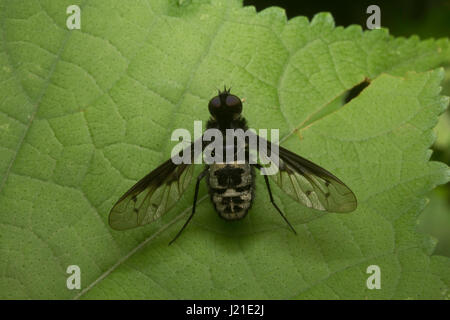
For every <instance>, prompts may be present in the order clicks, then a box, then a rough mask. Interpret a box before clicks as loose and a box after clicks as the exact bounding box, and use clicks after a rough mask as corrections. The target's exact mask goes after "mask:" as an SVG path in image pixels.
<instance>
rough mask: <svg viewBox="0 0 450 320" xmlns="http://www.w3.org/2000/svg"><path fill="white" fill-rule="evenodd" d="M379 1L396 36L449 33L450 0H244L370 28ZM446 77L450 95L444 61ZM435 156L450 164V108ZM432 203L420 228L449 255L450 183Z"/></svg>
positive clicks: (438, 129) (259, 6)
mask: <svg viewBox="0 0 450 320" xmlns="http://www.w3.org/2000/svg"><path fill="white" fill-rule="evenodd" d="M371 4H376V5H378V6H379V7H380V11H381V27H383V28H387V29H389V32H390V34H392V35H394V36H402V37H409V36H412V35H418V36H419V37H420V38H421V39H427V38H435V39H436V38H443V37H450V0H397V1H394V0H390V1H364V0H363V1H354V0H353V1H350V0H345V1H332V0H315V1H312V0H307V1H300V0H296V1H294V0H278V1H276V0H244V5H252V6H255V7H256V9H257V11H261V10H263V9H265V8H267V7H271V6H278V7H281V8H284V9H285V11H286V15H287V17H288V18H292V17H295V16H307V17H308V18H309V19H310V20H311V19H312V17H313V16H314V15H315V14H316V13H319V12H330V13H331V14H332V15H333V17H334V21H335V24H336V26H344V27H346V26H349V25H351V24H359V25H361V26H362V27H363V29H367V27H366V20H367V18H368V17H369V16H370V14H367V13H366V10H367V7H368V6H369V5H371ZM443 67H444V68H445V69H446V78H445V80H444V82H443V83H442V87H443V90H442V94H444V95H447V96H450V64H447V65H443ZM435 132H436V136H437V140H436V142H435V144H434V145H433V155H432V158H431V159H432V160H436V161H441V162H445V163H446V164H447V165H450V111H449V110H447V111H446V113H444V114H443V115H442V116H441V118H440V121H439V123H438V125H437V127H436V129H435ZM428 198H429V199H430V203H429V204H428V205H427V207H426V208H425V210H424V212H423V213H422V214H421V215H420V217H419V219H418V220H419V224H418V231H420V232H425V233H428V234H430V235H432V236H434V237H435V238H436V239H438V241H439V242H438V244H437V246H436V249H435V251H434V254H436V255H445V256H448V257H450V183H447V184H446V185H444V186H439V187H438V188H436V189H435V190H433V191H432V192H431V193H430V194H429V195H428Z"/></svg>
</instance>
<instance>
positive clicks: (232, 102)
mask: <svg viewBox="0 0 450 320" xmlns="http://www.w3.org/2000/svg"><path fill="white" fill-rule="evenodd" d="M225 103H226V105H227V106H228V107H238V106H240V105H241V100H240V99H239V98H238V97H236V96H233V95H229V96H227V98H226V100H225Z"/></svg>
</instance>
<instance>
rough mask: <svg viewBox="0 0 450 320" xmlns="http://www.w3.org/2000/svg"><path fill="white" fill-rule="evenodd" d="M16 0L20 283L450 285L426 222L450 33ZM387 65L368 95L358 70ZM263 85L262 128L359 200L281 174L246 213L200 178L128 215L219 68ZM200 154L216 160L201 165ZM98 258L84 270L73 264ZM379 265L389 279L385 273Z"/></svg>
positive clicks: (128, 288) (200, 112)
mask: <svg viewBox="0 0 450 320" xmlns="http://www.w3.org/2000/svg"><path fill="white" fill-rule="evenodd" d="M72 4H74V3H73V1H54V0H42V1H31V0H30V1H7V0H3V1H1V2H0V41H1V46H0V63H1V66H2V67H1V68H0V110H1V112H0V149H1V154H0V254H1V256H2V258H1V259H0V294H1V298H58V299H65V298H81V299H93V298H154V299H163V298H199V299H204V298H225V299H226V298H263V299H265V298H272V299H290V298H293V299H303V298H342V299H347V298H367V299H379V298H400V299H406V298H413V299H414V298H416V299H417V298H448V289H449V285H450V273H449V270H450V260H449V259H448V258H444V257H440V256H432V255H431V252H432V249H433V247H434V242H433V240H432V239H431V238H430V237H428V236H425V235H422V234H420V233H417V232H416V230H415V229H416V221H417V216H418V214H419V213H420V212H421V210H422V209H423V208H424V206H425V203H426V201H425V194H426V193H427V192H428V191H429V190H431V189H433V188H434V187H435V186H436V185H437V184H442V183H445V182H447V181H448V180H449V179H450V173H449V169H448V167H447V166H446V165H444V164H442V163H437V162H430V161H429V156H430V152H429V151H428V148H429V147H430V145H431V144H432V142H433V139H434V136H433V133H432V129H433V127H434V126H435V125H436V123H437V119H438V115H439V114H440V113H442V112H443V110H444V108H445V107H446V105H447V104H448V99H447V98H444V97H442V96H440V95H439V92H440V87H439V85H440V81H441V80H442V78H443V74H444V72H443V70H442V69H437V68H438V67H439V66H440V65H443V64H445V63H447V64H448V63H449V61H450V46H449V42H448V39H441V40H432V39H430V40H424V41H422V40H420V39H418V38H417V37H414V36H413V37H411V38H408V39H405V38H393V37H392V36H390V35H389V34H388V32H387V30H384V29H381V30H373V31H364V32H363V31H362V30H361V28H360V27H359V26H350V27H348V28H345V29H344V28H342V27H335V26H334V22H333V19H332V17H331V15H330V14H326V13H321V14H318V15H316V16H315V17H314V19H313V20H312V21H308V20H307V19H306V18H304V17H297V18H294V19H291V20H289V21H287V20H286V17H285V14H284V12H283V11H282V10H281V9H279V8H270V9H267V10H264V11H263V12H260V13H256V12H255V10H254V8H252V7H242V4H241V2H240V1H229V0H228V1H224V0H223V1H218V0H217V1H216V0H211V1H206V0H205V1H194V0H192V1H163V0H160V1H156V0H155V1H153V0H152V1H151V2H150V1H137V0H136V1H133V2H132V1H127V2H126V3H125V2H124V1H100V0H96V1H83V2H82V3H78V4H79V5H80V7H81V19H82V22H81V30H68V29H67V28H66V18H67V14H66V8H67V7H68V6H69V5H72ZM366 78H367V79H370V81H371V82H370V85H369V86H368V87H367V88H366V89H365V90H363V91H362V92H361V94H360V95H359V96H357V97H356V98H354V99H353V100H351V101H350V102H349V103H347V104H344V103H342V101H343V100H342V97H343V96H344V95H345V94H346V92H347V91H348V90H350V89H351V88H352V87H354V86H356V85H357V84H359V83H361V82H362V81H364V79H366ZM224 84H226V85H231V86H232V91H233V93H234V94H236V95H238V96H240V97H242V98H245V103H244V115H245V117H246V118H247V119H248V121H249V124H250V126H251V127H253V128H269V129H270V128H279V129H280V137H281V138H282V144H283V145H284V146H286V147H288V148H289V149H291V150H292V151H294V152H296V153H299V154H301V155H302V156H304V157H306V158H308V159H310V160H312V161H314V162H316V163H318V164H319V165H321V166H323V167H324V168H326V169H328V170H330V171H331V172H333V173H334V174H335V175H337V176H338V177H339V178H341V179H342V180H343V181H345V183H346V184H348V185H349V186H350V187H351V189H352V190H353V191H354V192H355V194H356V195H357V197H358V209H357V210H356V211H355V212H353V213H350V214H346V215H338V214H332V213H330V214H323V213H318V212H316V211H314V210H310V209H307V208H305V207H302V206H301V205H299V204H298V203H296V202H294V201H292V200H291V199H290V198H289V197H288V196H287V195H285V194H283V192H281V191H280V190H279V189H278V188H276V187H275V186H274V187H273V189H274V196H275V201H276V202H277V203H278V204H279V206H280V207H281V209H282V210H283V211H284V212H285V213H286V215H287V217H288V219H289V220H290V222H291V223H292V224H293V225H294V226H295V228H296V230H297V232H298V235H297V236H295V235H293V234H292V232H290V231H289V229H288V228H287V226H286V224H285V223H284V221H283V220H282V219H281V217H280V216H279V214H278V213H277V212H276V211H275V210H274V208H273V207H272V206H271V204H270V202H269V199H268V195H267V192H266V190H265V187H264V184H263V182H262V179H261V177H257V185H256V188H257V191H256V202H255V203H254V208H253V209H252V210H251V211H250V213H249V215H248V216H247V217H246V218H245V219H244V220H242V221H239V222H235V223H229V222H226V221H223V220H221V219H220V218H219V217H218V215H217V214H216V213H215V212H214V210H213V207H212V205H211V203H210V202H209V200H208V195H207V190H206V187H205V185H202V187H201V190H200V198H201V199H200V201H199V204H198V210H197V213H196V215H195V217H194V219H193V221H192V222H191V223H190V224H189V226H188V227H187V229H186V230H185V232H184V233H183V235H182V236H181V238H180V239H178V240H177V241H176V242H175V243H174V244H173V245H172V246H170V247H168V246H167V244H168V242H169V240H170V239H172V238H173V236H174V235H175V234H176V232H178V230H179V228H180V227H181V225H182V223H183V222H184V220H185V218H186V217H187V213H188V212H189V211H190V210H191V203H192V197H193V188H191V190H189V191H188V192H187V193H186V195H185V196H184V197H183V198H182V199H181V201H180V202H179V204H178V205H177V206H176V207H175V208H174V209H173V210H171V212H169V213H168V214H167V215H165V216H164V217H163V219H161V220H160V221H158V222H156V223H154V224H151V225H148V226H146V227H143V228H138V229H135V230H130V231H126V232H117V231H113V230H111V228H110V227H109V226H108V223H107V216H108V213H109V210H110V209H111V207H112V205H113V203H114V202H115V201H116V200H117V199H118V198H119V197H120V195H121V194H122V193H123V192H125V191H126V190H127V188H129V187H130V186H131V185H133V183H135V181H136V180H138V179H139V178H141V177H142V176H144V175H145V174H146V173H148V172H149V171H150V170H152V169H153V168H155V167H156V166H157V165H158V164H159V163H160V162H162V161H163V160H165V159H167V158H168V157H169V155H170V150H171V147H172V144H171V143H170V136H171V132H172V131H173V130H174V129H175V128H187V129H189V130H192V129H193V121H194V120H204V121H206V120H207V118H208V113H207V102H208V100H209V99H210V98H211V97H212V96H213V95H214V94H215V93H216V88H218V87H223V85H224ZM197 169H198V170H199V169H200V168H197ZM69 265H78V266H79V267H80V268H81V285H82V288H81V290H68V289H67V287H66V279H67V277H68V276H69V275H68V274H67V273H66V269H67V267H68V266H69ZM370 265H378V266H379V267H380V268H381V290H369V289H368V288H367V286H366V281H367V278H368V277H369V274H367V273H366V269H367V267H368V266H370Z"/></svg>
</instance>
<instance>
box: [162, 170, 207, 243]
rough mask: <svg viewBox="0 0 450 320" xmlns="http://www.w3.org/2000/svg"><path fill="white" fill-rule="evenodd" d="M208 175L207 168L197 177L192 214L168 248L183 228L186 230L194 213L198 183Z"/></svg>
mask: <svg viewBox="0 0 450 320" xmlns="http://www.w3.org/2000/svg"><path fill="white" fill-rule="evenodd" d="M207 173H208V168H206V169H205V170H203V171H202V172H201V173H200V174H199V175H198V177H197V183H196V184H195V194H194V204H193V205H192V213H191V215H190V216H189V218H188V219H187V220H186V222H185V223H184V225H183V227H181V229H180V231H178V233H177V235H176V236H175V238H173V239H172V241H170V242H169V246H170V245H171V244H172V243H173V242H174V241H175V240H177V238H178V237H179V236H180V235H181V233H182V232H183V230H184V228H186V226H187V225H188V223H189V221H191V219H192V217H193V216H194V213H195V205H196V204H197V196H198V189H199V186H200V181H201V180H202V179H203V178H204V177H205V176H206V174H207Z"/></svg>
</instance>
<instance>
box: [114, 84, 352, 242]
mask: <svg viewBox="0 0 450 320" xmlns="http://www.w3.org/2000/svg"><path fill="white" fill-rule="evenodd" d="M208 109H209V112H210V114H211V117H210V119H209V121H208V123H207V129H217V130H220V132H222V133H223V134H224V135H225V131H226V130H227V129H242V130H244V131H246V130H247V129H248V127H247V122H246V120H245V118H244V117H243V116H242V114H241V113H242V101H241V99H239V98H238V97H237V96H235V95H233V94H231V93H230V90H229V89H228V90H227V89H226V88H225V89H224V91H219V93H218V95H217V96H215V97H213V98H212V99H211V100H210V101H209V104H208ZM257 138H258V139H260V141H265V140H264V139H263V138H261V137H259V136H257ZM266 142H267V141H266ZM268 143H269V146H270V145H271V143H270V142H268ZM194 144H195V142H194V143H192V144H191V146H190V147H188V148H190V149H191V151H192V150H194ZM205 147H206V145H205V143H203V145H202V149H203V150H204V149H205ZM226 148H227V146H226V145H225V144H224V152H223V153H224V154H225V149H226ZM269 149H270V147H269ZM270 151H271V152H272V153H277V154H275V156H277V158H278V163H277V166H278V171H277V172H276V174H274V175H271V176H270V177H271V179H272V180H273V181H274V182H275V183H276V184H277V185H278V186H279V187H280V188H281V189H282V190H283V191H284V192H285V193H287V194H288V195H289V196H290V197H291V198H293V199H294V200H295V201H297V202H299V203H301V204H303V205H304V206H306V207H308V208H313V209H316V210H320V211H329V212H338V213H345V212H351V211H354V210H355V209H356V207H357V200H356V197H355V194H354V193H353V192H352V191H351V190H350V189H349V188H348V187H347V186H346V185H345V184H344V183H343V182H342V181H341V180H339V179H338V178H337V177H335V176H334V175H333V174H331V173H330V172H328V171H327V170H325V169H323V168H321V167H320V166H318V165H316V164H314V163H313V162H311V161H309V160H307V159H305V158H302V157H300V156H299V155H297V154H295V153H293V152H291V151H289V150H287V149H285V148H282V147H281V146H278V148H273V149H271V150H270ZM234 153H235V154H236V153H237V147H235V149H234ZM249 153H250V150H249V145H248V143H245V159H246V161H244V162H243V163H241V162H225V163H210V164H207V165H206V166H205V168H204V170H203V171H202V172H201V173H200V174H199V175H198V176H197V178H196V184H195V193H194V200H193V205H192V212H191V214H190V216H189V217H188V219H187V220H186V222H185V223H184V225H183V227H182V228H181V229H180V230H179V232H178V233H177V235H176V236H175V237H174V238H173V240H172V241H171V242H170V243H169V244H171V243H173V242H174V241H175V240H176V239H177V238H178V237H179V236H180V234H181V233H182V231H183V230H184V229H185V228H186V226H187V225H188V223H189V221H191V219H192V217H193V216H194V214H195V208H196V204H197V197H198V190H199V185H200V182H201V180H202V179H204V178H205V179H206V182H207V185H208V190H209V195H210V199H211V202H212V203H213V205H214V208H215V210H216V211H217V213H218V214H219V216H220V217H221V218H223V219H226V220H240V219H242V218H244V217H245V216H246V215H247V213H248V211H249V210H250V208H251V207H252V204H253V201H254V198H255V178H256V175H255V170H262V169H263V166H262V165H261V164H259V163H251V162H250V161H248V159H249ZM191 154H192V157H193V154H194V153H193V152H191ZM192 160H193V159H192ZM193 162H194V161H191V162H190V163H193ZM193 168H194V166H193V165H192V164H186V163H180V164H175V163H174V162H173V161H172V159H168V160H167V161H166V162H164V163H162V164H161V165H160V166H159V167H157V168H156V169H155V170H153V171H152V172H150V173H149V174H148V175H146V176H145V177H143V178H142V179H141V180H139V181H138V182H137V183H136V184H135V185H134V186H133V187H131V188H130V189H129V190H128V191H127V192H126V193H125V194H124V195H123V196H122V197H121V198H120V199H119V200H118V201H117V202H116V204H115V205H114V206H113V208H112V209H111V212H110V214H109V225H110V226H111V227H112V228H113V229H116V230H126V229H131V228H135V227H139V226H142V225H145V224H148V223H151V222H152V221H155V220H157V219H158V218H160V217H161V216H162V215H163V214H165V213H166V212H167V211H169V209H170V208H172V207H173V206H174V205H175V204H176V203H177V201H178V200H179V199H180V197H181V196H182V194H183V193H184V191H185V190H186V189H187V187H188V186H189V183H190V182H191V180H192V176H193ZM264 180H265V184H266V187H267V191H268V194H269V198H270V202H271V203H272V205H273V206H274V208H275V209H276V210H277V211H278V213H279V214H280V215H281V217H282V218H283V220H284V221H285V222H286V223H287V225H288V226H289V228H290V229H291V230H292V231H293V232H294V233H296V232H295V229H294V227H293V226H292V225H291V224H290V223H289V221H288V220H287V218H286V216H285V215H284V214H283V212H282V211H281V210H280V208H279V207H278V206H277V204H276V203H275V201H274V199H273V196H272V190H271V187H270V183H269V178H268V176H267V175H264Z"/></svg>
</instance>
